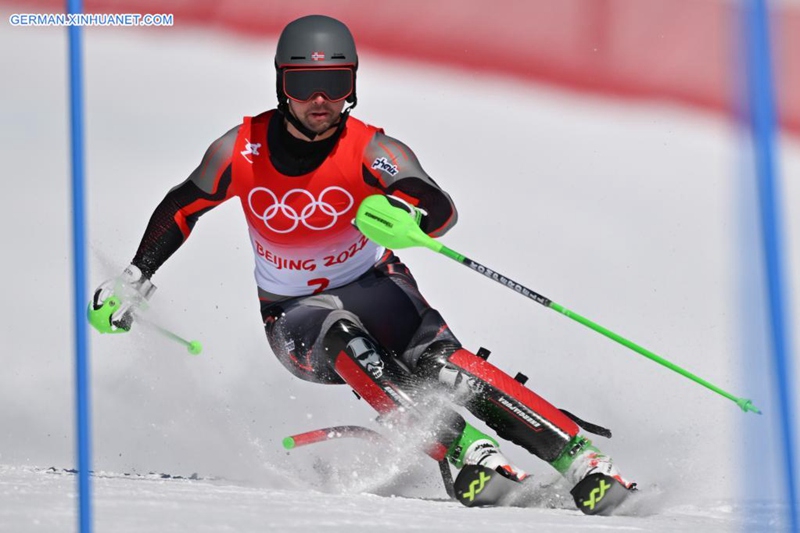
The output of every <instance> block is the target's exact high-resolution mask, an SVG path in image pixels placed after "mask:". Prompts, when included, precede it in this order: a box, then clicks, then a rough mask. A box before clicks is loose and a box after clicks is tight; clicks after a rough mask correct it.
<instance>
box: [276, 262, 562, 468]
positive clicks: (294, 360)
mask: <svg viewBox="0 0 800 533" xmlns="http://www.w3.org/2000/svg"><path fill="white" fill-rule="evenodd" d="M261 313H262V317H263V319H264V326H265V329H266V332H267V338H268V340H269V343H270V346H271V348H272V350H273V352H274V353H275V354H276V355H277V357H278V359H279V360H280V362H281V363H282V364H283V365H284V366H285V367H286V368H287V369H288V370H289V371H290V372H291V373H292V374H294V375H295V376H297V377H299V378H301V379H304V380H307V381H313V382H317V383H325V384H344V383H346V384H347V385H349V386H350V387H352V388H353V390H354V391H356V393H358V394H359V395H360V396H361V397H362V398H364V399H365V400H366V401H368V402H369V403H370V405H371V406H372V407H373V408H375V409H376V410H377V411H378V412H379V413H380V414H381V415H384V416H389V415H394V414H396V413H397V412H398V411H400V412H402V413H404V416H405V417H406V418H407V419H408V420H409V421H410V422H411V423H414V424H427V425H428V426H429V431H428V433H430V435H431V437H432V438H431V441H432V442H429V443H426V444H427V446H426V450H427V451H428V453H429V455H431V457H433V458H435V459H437V460H441V459H442V458H444V456H445V454H446V452H447V450H448V448H449V447H450V446H451V445H452V443H453V442H454V441H455V440H456V439H457V438H458V436H459V435H460V433H461V431H462V430H463V427H464V424H465V421H464V419H463V418H462V417H461V416H460V415H459V414H458V413H456V412H455V411H454V410H452V409H449V408H441V406H439V405H438V404H437V405H434V403H436V400H432V398H436V397H437V396H436V395H434V394H430V393H432V392H435V391H442V390H445V391H447V392H448V395H449V396H450V397H451V398H452V399H453V400H454V401H455V402H456V403H458V404H460V405H463V406H465V407H467V409H468V410H469V411H470V412H472V413H473V414H474V415H476V416H477V417H478V418H480V419H481V420H483V421H484V422H486V424H487V425H488V426H489V427H491V428H492V429H494V430H495V431H497V434H498V436H500V437H501V438H504V439H507V440H510V441H512V442H514V443H516V444H519V445H520V446H522V447H524V448H525V449H527V450H528V451H530V452H531V453H533V454H535V455H537V456H539V457H541V458H542V459H544V460H546V461H548V462H550V461H553V460H555V459H556V458H557V457H558V455H559V454H560V453H561V452H562V451H563V450H564V448H565V447H566V445H567V443H568V442H569V441H570V439H571V438H572V437H573V436H575V435H576V434H577V433H578V427H577V426H576V424H575V423H574V422H573V421H572V420H570V419H569V418H567V417H566V416H565V415H564V414H563V413H562V412H561V411H559V410H558V409H556V408H555V407H553V406H552V405H551V404H549V403H548V402H547V401H545V400H544V399H542V398H541V397H539V396H537V395H536V394H534V393H533V392H532V391H531V390H530V389H527V388H525V387H524V386H523V385H522V384H521V383H519V382H518V381H516V380H515V379H514V378H512V377H510V376H509V375H508V374H506V373H505V372H503V371H501V370H500V369H498V368H497V367H495V366H494V365H492V364H491V363H488V362H487V361H486V360H485V359H484V358H481V357H478V356H476V355H474V354H472V353H471V352H469V351H468V350H465V349H464V348H462V346H461V344H460V343H459V341H458V339H457V338H456V337H455V335H454V334H453V333H452V332H451V330H450V328H449V327H448V325H447V323H446V322H445V321H444V319H443V318H442V316H441V315H440V314H439V312H438V311H436V310H435V309H433V308H431V307H430V305H429V304H428V303H427V301H426V300H425V298H424V297H423V296H422V294H421V293H420V291H419V289H418V287H417V283H416V281H415V280H414V278H413V276H412V275H411V272H410V271H409V270H408V268H407V267H406V266H405V265H404V264H403V263H402V262H400V260H399V259H398V258H397V257H396V256H395V255H394V254H392V253H391V252H387V253H386V255H384V257H383V258H382V259H381V261H379V262H378V263H377V264H376V265H375V267H374V268H373V269H371V270H370V271H368V272H367V273H365V274H364V275H362V276H361V277H360V278H359V279H357V280H355V281H353V282H352V283H349V284H347V285H344V286H342V287H338V288H335V289H330V290H326V291H323V292H322V293H320V294H315V295H310V296H301V297H296V298H289V299H285V300H280V301H277V302H276V301H263V300H262V305H261ZM434 412H435V413H436V420H431V416H430V415H431V413H434Z"/></svg>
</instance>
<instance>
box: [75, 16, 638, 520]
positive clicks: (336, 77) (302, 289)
mask: <svg viewBox="0 0 800 533" xmlns="http://www.w3.org/2000/svg"><path fill="white" fill-rule="evenodd" d="M357 69H358V56H357V55H356V48H355V42H354V40H353V37H352V35H351V33H350V31H349V29H348V28H347V27H346V26H345V25H344V24H343V23H341V22H339V21H338V20H335V19H333V18H329V17H325V16H320V15H312V16H307V17H303V18H300V19H298V20H295V21H293V22H291V23H290V24H288V25H287V26H286V28H285V29H284V30H283V32H282V33H281V36H280V39H279V41H278V46H277V51H276V55H275V72H276V89H277V97H278V106H277V108H276V109H273V110H270V111H267V112H264V113H262V114H260V115H258V116H255V117H246V118H245V119H244V121H243V122H242V123H241V124H240V125H238V126H236V127H234V128H233V129H231V130H230V131H228V132H227V133H225V134H224V135H222V136H221V137H220V138H219V139H217V140H216V141H214V142H213V143H212V144H211V146H210V147H209V148H208V150H207V151H206V153H205V156H204V157H203V159H202V161H201V162H200V165H199V166H198V167H197V168H196V169H195V170H194V172H192V173H191V175H190V176H189V177H188V179H186V181H184V182H183V183H181V184H180V185H178V186H176V187H175V188H173V189H172V190H170V191H169V193H168V194H167V195H166V197H165V198H164V199H163V201H162V202H161V203H160V204H159V205H158V206H157V207H156V209H155V212H154V213H153V215H152V217H151V219H150V222H149V224H148V226H147V228H146V230H145V233H144V236H143V238H142V241H141V244H140V246H139V248H138V250H137V252H136V255H135V256H134V258H133V260H132V262H131V264H130V266H128V267H127V268H126V269H125V270H124V272H123V273H122V274H121V275H119V276H118V277H116V278H114V279H111V280H108V281H106V282H104V283H103V284H101V285H100V287H99V288H98V289H97V290H96V291H95V293H94V296H93V298H92V302H91V303H90V312H91V311H92V310H94V311H97V310H99V309H101V308H102V307H103V306H104V304H105V303H106V302H107V301H108V299H109V298H110V297H111V296H115V297H116V298H117V299H118V300H119V301H120V302H121V304H120V305H119V307H118V308H117V310H116V311H115V312H114V313H113V314H111V315H110V319H109V322H108V324H107V325H106V326H104V329H105V330H119V329H121V330H128V329H130V327H131V324H132V322H133V320H134V318H135V312H136V310H137V309H138V307H139V306H140V305H141V304H142V303H143V302H144V301H146V300H148V299H149V298H150V297H151V296H152V294H153V292H154V290H155V286H154V285H153V284H152V282H151V281H150V279H151V277H152V276H153V274H155V272H156V271H157V270H158V268H159V267H160V266H161V265H162V264H163V263H164V262H165V261H166V260H167V259H168V258H169V257H170V256H171V255H172V254H173V253H174V252H175V251H176V250H177V249H178V248H179V247H180V246H181V245H182V244H183V242H184V241H185V240H186V239H187V238H188V237H189V234H190V233H191V231H192V228H193V227H194V225H195V223H196V222H197V220H198V218H199V217H200V216H201V215H203V214H204V213H205V212H207V211H209V210H210V209H213V208H214V207H216V206H218V205H219V204H221V203H223V202H225V201H226V200H228V199H230V198H233V197H238V198H239V200H240V201H241V205H242V208H243V211H244V214H245V218H246V220H247V225H248V229H249V234H250V239H251V242H252V246H253V252H254V255H255V264H256V266H255V278H256V283H257V286H258V297H259V300H260V305H261V314H262V318H263V323H264V327H265V330H266V335H267V339H268V341H269V344H270V346H271V348H272V350H273V352H274V353H275V355H276V356H277V357H278V359H279V360H280V362H281V363H282V364H283V365H284V366H285V367H286V368H287V369H288V370H289V371H290V372H291V373H292V374H294V375H295V376H297V377H299V378H301V379H304V380H308V381H312V382H318V383H326V384H347V385H348V386H350V387H352V389H353V390H354V391H355V392H356V393H357V394H358V395H359V396H360V397H362V398H364V399H365V400H366V401H367V402H369V403H370V405H371V406H372V407H374V408H375V409H376V410H377V411H378V412H379V413H380V414H381V416H384V417H395V418H398V417H399V418H401V419H402V420H404V423H408V424H409V425H412V426H415V427H423V428H425V430H426V431H427V432H426V433H425V435H426V437H425V440H426V442H425V451H426V453H427V454H428V455H430V456H431V457H433V458H434V459H435V460H437V461H442V460H443V459H447V460H449V461H450V462H451V464H453V465H454V466H455V467H457V468H460V469H461V472H460V474H459V477H458V478H457V481H456V485H457V486H458V485H459V482H461V485H465V484H466V485H465V486H470V485H472V486H473V488H474V487H477V486H478V484H473V481H472V480H471V479H469V478H467V479H465V478H464V477H465V476H467V474H466V473H467V472H468V473H469V474H468V475H470V476H475V481H479V482H480V483H479V485H480V487H479V488H482V487H483V485H484V481H485V480H488V479H489V478H490V477H492V476H491V475H487V473H490V474H493V473H499V474H500V476H499V477H500V478H501V479H503V480H504V481H501V484H508V485H516V484H517V483H524V482H525V480H526V478H527V477H528V476H527V474H526V473H525V472H524V471H523V470H522V469H520V468H519V467H517V466H515V465H513V464H512V463H511V462H510V461H509V460H508V459H507V458H506V457H505V456H504V454H503V453H502V452H501V451H500V447H499V444H498V442H497V441H496V440H495V439H494V438H492V437H490V436H488V435H486V434H484V433H483V432H481V431H479V430H478V429H476V428H475V427H473V426H471V425H470V424H468V423H467V422H466V421H465V420H464V418H463V417H462V416H460V415H459V414H457V413H456V411H454V410H453V409H451V408H448V407H441V406H438V405H435V401H433V400H431V399H430V398H431V397H430V396H429V395H428V391H430V390H432V389H433V390H439V391H441V390H445V391H447V392H448V394H449V395H450V397H451V398H452V399H453V401H454V402H455V403H458V404H460V405H463V406H465V407H466V408H467V409H468V410H469V411H470V412H471V413H473V414H474V415H475V416H477V417H478V418H479V419H481V420H483V421H484V422H485V423H486V424H487V425H488V426H489V427H491V428H492V429H493V430H495V431H496V432H497V434H498V436H500V437H501V438H503V439H507V440H509V441H511V442H514V443H516V444H518V445H520V446H522V447H523V448H525V449H526V450H528V451H529V452H530V453H533V454H534V455H536V456H538V457H540V458H541V459H543V460H544V461H547V462H548V463H550V464H551V465H552V466H553V467H555V469H556V470H557V471H558V472H560V473H561V474H563V475H564V476H565V477H566V479H567V480H568V481H569V482H570V483H571V485H572V486H574V488H573V490H572V495H573V497H574V498H575V502H576V505H577V506H578V508H579V509H580V510H581V511H583V512H585V513H587V514H596V513H607V512H610V511H612V510H613V509H614V508H615V507H616V506H617V505H618V504H619V502H620V501H622V500H623V499H624V498H625V496H626V495H627V493H628V492H629V491H630V490H632V489H633V488H634V484H632V483H630V482H628V481H626V480H625V479H624V478H622V477H621V476H620V474H619V472H618V471H617V469H616V467H615V466H614V464H613V463H612V461H611V459H610V458H609V457H608V456H606V455H604V454H602V453H600V451H599V450H598V449H597V448H596V447H595V446H594V445H592V443H591V441H589V440H588V439H587V438H585V437H584V436H582V435H581V434H580V433H579V426H578V424H579V423H581V424H582V425H583V427H586V428H591V426H590V425H587V424H585V423H582V421H580V420H579V419H577V418H575V417H573V416H571V415H569V416H568V414H565V413H564V412H562V411H560V410H559V409H557V408H555V407H553V406H552V405H551V404H549V403H548V402H546V401H545V400H543V399H542V398H540V397H539V396H537V395H536V394H534V393H533V392H532V391H531V390H530V389H527V388H525V387H524V386H523V384H522V383H520V381H518V380H515V378H512V377H510V376H509V375H508V374H506V373H504V372H503V371H501V370H499V369H498V368H496V367H495V366H493V365H492V364H490V363H488V362H487V361H486V353H485V352H479V354H480V356H479V355H475V354H473V353H471V352H469V351H468V350H466V349H465V348H463V347H462V346H461V344H460V343H459V341H458V339H457V338H456V337H455V335H454V334H453V332H452V331H451V330H450V328H449V326H448V324H447V323H446V322H445V320H444V319H443V318H442V316H441V315H440V314H439V312H437V311H436V310H435V309H433V308H432V307H430V305H429V304H428V303H427V301H426V300H425V299H424V298H423V296H422V295H421V293H420V291H419V289H418V287H417V284H416V282H415V280H414V277H413V276H412V275H411V272H410V271H409V269H408V267H406V266H405V265H404V264H403V263H402V262H401V261H400V259H399V258H398V257H397V256H396V255H395V254H394V253H393V252H392V251H391V250H386V249H383V248H382V247H380V246H379V245H378V244H376V243H374V242H371V241H369V240H368V239H367V238H366V237H364V236H363V235H362V234H361V233H360V232H359V231H358V230H357V229H356V228H355V227H354V226H353V224H352V221H353V218H354V215H355V211H356V209H357V208H358V206H359V204H360V202H361V201H362V200H363V199H364V198H366V197H367V196H370V195H373V194H383V195H386V196H387V197H388V198H389V199H390V201H391V202H392V204H393V205H396V206H398V207H400V208H403V209H405V210H407V211H408V212H409V216H413V217H415V218H416V220H417V222H418V223H419V225H420V227H421V228H422V230H423V231H425V232H426V233H427V234H429V235H430V236H432V237H439V236H441V235H444V234H445V233H446V232H447V231H448V230H449V229H450V228H452V227H453V225H454V224H455V223H456V219H457V214H456V209H455V206H454V205H453V202H452V200H451V198H450V196H449V195H448V194H447V193H446V192H444V191H443V190H442V189H441V188H440V187H439V186H438V185H437V183H436V182H435V181H434V180H433V179H431V177H430V176H428V175H427V174H426V173H425V171H424V170H423V169H422V167H421V166H420V163H419V161H418V160H417V158H416V156H415V155H414V152H412V151H411V149H410V148H409V147H408V146H406V145H405V144H403V143H402V142H400V141H399V140H397V139H394V138H392V137H390V136H388V135H386V134H385V133H384V132H383V130H381V129H379V128H376V127H373V126H370V125H368V124H365V123H364V122H361V121H359V120H357V119H355V118H352V117H351V116H350V112H351V111H352V110H353V108H354V107H355V106H356V103H357V97H356V71H357ZM467 466H470V467H472V468H464V467H467ZM462 475H463V476H462ZM493 477H498V476H493ZM508 480H510V481H508ZM497 494H498V493H497V492H496V491H495V492H493V491H489V490H486V491H480V490H477V489H476V490H470V491H469V494H466V495H464V494H461V495H460V496H459V498H460V500H461V501H462V503H465V504H466V505H486V504H493V503H497V502H496V501H494V500H495V499H496V495H497Z"/></svg>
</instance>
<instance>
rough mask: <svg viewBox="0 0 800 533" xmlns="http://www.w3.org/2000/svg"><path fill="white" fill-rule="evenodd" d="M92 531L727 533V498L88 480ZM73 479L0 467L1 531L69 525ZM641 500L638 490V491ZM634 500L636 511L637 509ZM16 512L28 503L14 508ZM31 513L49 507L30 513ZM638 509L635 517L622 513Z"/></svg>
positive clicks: (108, 476)
mask: <svg viewBox="0 0 800 533" xmlns="http://www.w3.org/2000/svg"><path fill="white" fill-rule="evenodd" d="M93 483H94V487H95V492H96V500H95V502H96V503H95V514H96V524H97V530H98V531H114V532H116V533H127V532H131V533H133V532H138V531H141V530H142V529H147V530H151V531H160V532H162V533H172V532H182V531H193V532H195V533H199V532H206V531H207V532H227V531H230V532H241V531H281V532H284V531H285V532H305V531H317V530H319V529H322V528H324V529H325V530H330V531H348V532H372V531H449V530H452V529H457V530H458V531H463V532H467V533H470V532H476V533H478V532H485V531H506V532H515V531H531V530H533V529H535V530H537V531H597V530H613V531H652V532H661V531H679V530H680V531H704V532H708V533H713V532H718V531H730V530H731V527H732V526H733V525H734V524H736V522H737V518H736V516H737V515H736V510H735V509H734V507H733V506H732V505H731V504H730V503H724V502H716V503H714V504H712V505H709V506H703V507H699V506H693V505H685V506H681V507H676V508H672V509H668V510H664V511H662V512H659V513H657V514H653V515H650V514H649V513H647V512H646V511H642V509H641V508H642V507H644V505H641V504H642V502H641V501H636V500H638V498H637V499H636V500H633V501H631V502H630V504H628V505H627V506H626V507H624V508H623V509H622V510H621V512H622V513H623V515H622V516H612V517H592V518H590V517H586V516H583V515H582V514H581V513H580V512H579V511H577V510H574V509H547V508H505V507H504V508H484V509H467V508H465V507H462V506H461V505H460V504H458V503H456V502H453V501H447V500H438V501H429V500H420V499H414V498H408V497H386V496H378V495H373V494H335V493H324V492H320V491H316V490H308V489H306V490H302V491H301V490H280V489H274V488H259V487H252V486H243V485H238V484H237V485H234V484H229V483H227V482H225V481H205V480H187V479H183V480H177V479H167V480H163V479H155V478H153V477H147V476H144V477H137V478H129V477H126V476H124V475H119V474H117V475H115V474H113V473H99V474H98V475H96V476H94V477H93ZM74 484H75V476H74V475H72V474H68V473H63V472H56V473H53V472H49V471H45V470H41V469H33V468H30V467H7V466H0V495H2V497H3V500H4V502H5V503H7V505H4V506H3V509H2V510H0V523H2V524H3V531H32V532H33V531H48V532H54V533H55V532H60V531H71V530H72V528H73V525H74V521H75V498H74V494H73V488H74ZM642 498H644V496H642ZM637 505H638V507H639V509H638V510H637V509H636V506H637ZM631 507H634V508H633V509H631ZM19 509H26V510H27V512H26V513H20V512H19V511H18V510H19ZM35 509H41V510H46V511H43V512H36V511H35ZM637 512H639V513H642V515H641V516H636V515H632V516H625V515H626V514H629V513H630V514H634V513H637Z"/></svg>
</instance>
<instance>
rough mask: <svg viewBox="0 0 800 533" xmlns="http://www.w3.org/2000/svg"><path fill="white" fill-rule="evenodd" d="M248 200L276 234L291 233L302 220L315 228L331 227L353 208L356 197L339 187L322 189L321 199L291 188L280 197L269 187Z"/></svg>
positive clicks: (304, 223) (251, 193) (252, 192)
mask: <svg viewBox="0 0 800 533" xmlns="http://www.w3.org/2000/svg"><path fill="white" fill-rule="evenodd" d="M247 203H248V205H249V206H250V211H251V212H252V213H253V215H255V216H256V217H257V218H260V219H261V220H262V221H263V222H264V225H265V226H266V227H267V228H269V229H270V230H272V231H274V232H275V233H291V232H292V231H294V230H295V229H297V227H298V226H299V225H300V224H301V223H302V224H303V225H304V226H305V227H307V228H308V229H311V230H314V231H324V230H326V229H330V228H332V227H333V226H335V225H336V223H337V222H338V221H339V217H340V216H342V215H344V214H345V213H347V212H348V211H350V208H352V207H353V204H355V200H353V197H352V196H351V195H350V193H349V192H347V191H346V190H344V189H342V188H341V187H336V186H331V187H327V188H326V189H323V190H322V192H320V193H319V199H317V198H315V197H314V195H313V194H311V193H310V192H308V191H307V190H305V189H292V190H290V191H287V192H286V194H284V195H283V196H282V197H281V198H280V199H278V196H277V195H276V194H275V193H274V192H272V191H271V190H269V189H267V188H266V187H256V188H254V189H253V190H251V191H250V194H248V195H247ZM303 204H305V205H303Z"/></svg>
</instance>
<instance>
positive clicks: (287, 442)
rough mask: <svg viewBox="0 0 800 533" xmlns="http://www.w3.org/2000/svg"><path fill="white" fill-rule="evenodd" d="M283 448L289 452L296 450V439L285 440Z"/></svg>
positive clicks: (288, 438) (287, 438)
mask: <svg viewBox="0 0 800 533" xmlns="http://www.w3.org/2000/svg"><path fill="white" fill-rule="evenodd" d="M283 447H284V448H286V449H287V450H291V449H292V448H294V447H295V442H294V438H293V437H286V438H285V439H283Z"/></svg>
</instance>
